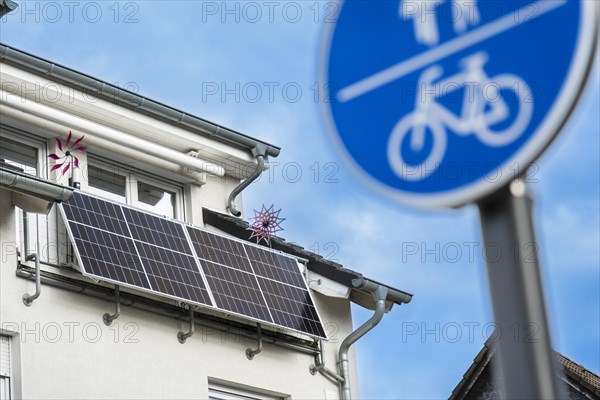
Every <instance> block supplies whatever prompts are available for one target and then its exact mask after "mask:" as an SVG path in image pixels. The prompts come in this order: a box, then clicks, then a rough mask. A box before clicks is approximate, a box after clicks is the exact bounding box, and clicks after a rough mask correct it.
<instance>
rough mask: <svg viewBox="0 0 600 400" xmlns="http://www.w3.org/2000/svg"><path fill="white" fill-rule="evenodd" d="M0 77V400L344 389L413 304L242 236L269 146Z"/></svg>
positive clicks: (81, 81)
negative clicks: (376, 335) (365, 312)
mask: <svg viewBox="0 0 600 400" xmlns="http://www.w3.org/2000/svg"><path fill="white" fill-rule="evenodd" d="M2 4H3V5H2V7H3V8H4V2H3V3H2ZM0 83H1V87H0V107H1V110H0V111H1V114H0V139H1V140H0V242H1V246H2V257H1V261H0V393H1V395H0V397H1V398H2V399H18V398H25V399H27V398H60V399H85V398H94V399H97V398H127V399H134V398H144V399H145V398H177V399H184V398H211V399H242V398H243V399H286V398H297V399H310V398H313V399H323V398H327V399H341V398H343V399H348V398H350V397H351V396H352V395H353V396H358V393H359V389H358V388H359V385H358V381H357V369H356V362H355V357H354V352H353V347H352V344H353V343H354V342H355V341H357V340H358V339H360V337H361V336H363V335H364V334H366V333H367V332H368V331H369V330H370V329H372V328H374V327H375V326H376V325H377V324H378V323H379V322H380V320H381V319H382V317H383V315H384V313H386V312H389V311H390V310H391V309H392V307H393V306H394V305H400V304H403V303H408V302H410V300H411V299H412V295H411V294H409V293H406V292H403V291H401V290H399V289H395V288H393V287H390V286H388V285H385V284H384V283H381V282H377V281H375V280H372V279H370V278H368V277H365V276H363V275H361V274H360V273H359V272H356V271H353V270H350V269H346V268H344V267H342V266H341V265H339V264H337V263H334V262H330V261H328V260H325V259H323V258H322V257H320V256H318V255H316V254H313V253H311V252H308V251H306V250H304V249H303V248H302V247H300V246H298V245H296V244H292V243H289V242H286V241H284V240H283V239H280V238H276V237H273V238H272V240H271V241H270V243H269V244H267V243H265V241H262V242H261V243H260V245H257V244H256V242H255V241H254V239H253V240H250V236H251V231H250V230H249V229H248V228H250V227H249V225H248V223H247V222H245V221H244V219H243V218H242V217H241V216H242V215H243V214H242V210H243V205H242V202H241V192H242V191H243V190H244V189H245V188H246V186H247V185H248V184H250V183H251V182H252V180H253V179H254V178H256V177H257V176H259V175H260V173H261V172H262V171H263V170H264V165H265V164H267V163H268V161H269V159H270V158H273V157H277V156H278V154H279V152H280V149H279V148H278V147H277V146H275V145H272V144H270V143H266V142H264V141H261V140H259V139H256V138H253V137H250V136H247V135H244V134H242V133H239V132H236V131H233V130H231V129H228V128H226V127H224V126H220V125H217V124H214V123H212V122H209V121H206V120H204V119H202V118H199V117H196V116H194V115H190V114H188V113H185V112H182V111H180V110H177V109H175V108H173V107H170V106H168V105H165V104H161V103H159V102H156V101H153V100H151V99H149V98H146V97H143V96H140V95H139V94H137V93H133V92H130V91H127V90H124V89H122V88H119V87H117V86H115V85H112V84H110V83H107V82H103V81H101V80H98V79H96V78H94V77H91V76H88V75H85V74H83V73H81V72H78V71H75V70H72V69H70V68H67V67H64V66H61V65H58V64H56V63H53V62H51V61H48V60H45V59H42V58H40V57H37V56H35V55H32V54H28V53H26V52H23V51H20V50H18V49H15V48H12V47H10V46H7V45H0ZM246 218H247V216H246ZM351 303H355V304H358V305H360V306H362V307H366V308H368V309H371V310H373V311H374V314H373V317H372V318H371V319H369V320H368V321H367V322H366V323H365V324H364V325H362V326H361V327H359V328H358V329H356V330H353V325H352V315H351V308H350V305H351ZM383 323H385V321H384V322H383ZM363 384H368V383H363Z"/></svg>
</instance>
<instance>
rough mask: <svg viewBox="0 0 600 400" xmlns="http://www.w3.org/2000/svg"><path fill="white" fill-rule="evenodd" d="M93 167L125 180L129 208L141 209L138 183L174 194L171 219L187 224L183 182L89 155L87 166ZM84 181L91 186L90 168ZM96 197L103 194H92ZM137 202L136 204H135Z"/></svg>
mask: <svg viewBox="0 0 600 400" xmlns="http://www.w3.org/2000/svg"><path fill="white" fill-rule="evenodd" d="M90 165H92V166H93V167H95V168H98V169H101V170H104V171H107V172H109V173H111V174H116V175H119V176H121V177H123V178H125V202H124V203H123V204H126V205H128V206H132V207H135V208H141V207H140V206H139V205H138V204H137V203H135V202H137V201H138V199H137V192H138V182H143V183H145V184H148V185H151V186H155V187H157V188H159V189H161V190H164V191H166V192H170V193H173V195H174V197H175V199H174V201H173V216H172V217H171V218H173V219H175V220H178V221H182V222H186V221H185V215H186V213H185V206H184V204H185V202H184V198H183V197H184V184H183V183H181V182H173V181H171V180H167V179H166V178H163V177H161V176H159V175H155V174H150V173H147V172H143V171H139V170H136V169H133V168H131V167H130V166H128V165H126V164H123V163H120V162H118V161H114V160H110V159H106V158H104V157H102V156H99V155H96V154H93V153H90V154H88V160H87V166H88V167H89V166H90ZM83 175H85V176H84V177H82V178H84V179H86V180H87V184H88V186H91V185H90V180H89V177H88V176H89V174H88V168H87V167H86V169H85V173H84V174H83ZM83 191H84V192H88V193H91V192H90V191H89V189H83ZM91 194H93V195H96V196H100V197H102V193H91ZM109 200H111V201H117V200H115V199H109ZM134 201H135V202H134ZM142 209H143V210H144V211H148V212H151V213H155V214H160V212H159V211H158V210H152V209H151V208H142Z"/></svg>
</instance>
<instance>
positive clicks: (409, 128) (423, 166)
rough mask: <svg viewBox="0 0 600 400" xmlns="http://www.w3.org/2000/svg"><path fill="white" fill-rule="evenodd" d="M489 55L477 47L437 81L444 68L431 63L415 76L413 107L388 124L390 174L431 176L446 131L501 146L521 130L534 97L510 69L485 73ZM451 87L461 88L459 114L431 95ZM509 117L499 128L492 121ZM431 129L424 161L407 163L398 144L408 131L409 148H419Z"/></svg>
mask: <svg viewBox="0 0 600 400" xmlns="http://www.w3.org/2000/svg"><path fill="white" fill-rule="evenodd" d="M487 61H488V54H487V53H485V52H483V51H480V52H477V53H475V54H472V55H470V56H468V57H465V58H463V59H462V60H461V62H460V64H461V66H462V71H460V72H459V73H457V74H455V75H452V76H450V77H447V78H446V79H444V80H440V81H437V82H436V80H438V78H440V77H441V76H442V75H443V68H442V67H441V66H439V65H434V66H431V67H429V68H427V69H426V70H425V71H424V72H423V73H422V74H421V76H420V78H419V83H418V88H419V89H418V91H417V95H416V102H415V110H414V111H413V112H411V113H409V114H408V115H406V116H404V117H403V118H402V119H401V120H400V121H399V122H398V123H397V124H396V125H395V126H394V128H393V129H392V132H391V135H390V138H389V141H388V147H387V157H388V162H389V164H390V167H391V168H392V170H393V171H394V173H395V174H396V175H397V176H399V177H400V178H402V179H404V180H406V181H419V180H422V179H425V178H426V177H427V176H429V175H431V174H432V173H434V172H435V170H436V169H437V168H438V166H439V164H440V162H441V161H442V159H443V158H444V155H445V153H446V147H447V142H448V138H447V131H448V130H450V131H451V132H454V133H455V134H456V135H459V136H468V135H475V136H476V137H477V139H478V140H479V141H481V142H482V143H483V144H485V145H487V146H489V147H501V146H506V145H508V144H510V143H512V142H514V141H515V140H516V139H518V138H519V136H520V135H521V134H522V133H523V132H524V131H525V129H526V128H527V126H528V125H529V122H530V120H531V116H532V113H533V99H532V97H533V96H532V93H531V90H530V89H529V87H528V86H527V85H526V84H525V82H524V81H523V79H521V78H520V77H518V76H516V75H513V74H500V75H496V76H493V77H490V76H488V75H487V73H486V72H485V70H484V66H485V64H486V63H487ZM456 90H464V91H465V93H464V95H463V104H462V110H461V114H460V115H456V114H454V113H453V112H452V111H450V110H448V109H447V108H445V107H444V106H443V105H442V104H440V103H439V102H436V100H437V99H438V98H440V97H443V96H446V95H448V94H449V93H451V92H454V91H456ZM505 91H511V92H513V93H514V95H515V97H516V98H517V99H518V110H510V108H509V106H508V104H507V102H506V101H505V99H504V97H503V93H504V92H505ZM511 114H512V115H516V117H512V118H513V119H514V121H513V122H512V123H510V125H509V126H508V127H503V128H500V129H498V130H495V129H494V126H495V125H497V124H501V123H503V122H506V121H507V120H508V119H509V118H511ZM427 131H429V132H431V135H432V138H433V139H432V145H431V149H430V150H429V153H428V154H427V155H426V156H425V157H424V158H425V159H424V161H422V162H420V163H417V164H411V163H408V162H407V161H406V157H404V156H403V143H404V141H405V139H406V138H407V136H409V138H408V139H409V146H408V147H409V150H410V151H413V152H414V153H419V152H421V151H422V150H423V148H424V146H425V138H426V132H427Z"/></svg>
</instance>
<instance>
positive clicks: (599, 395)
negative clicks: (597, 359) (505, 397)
mask: <svg viewBox="0 0 600 400" xmlns="http://www.w3.org/2000/svg"><path fill="white" fill-rule="evenodd" d="M493 337H495V335H492V336H491V338H493ZM495 354H496V345H495V342H494V341H493V340H491V339H488V340H487V341H486V342H485V344H484V346H483V348H482V349H481V351H480V352H479V353H478V354H477V356H476V357H475V359H474V361H473V364H471V366H470V367H469V369H468V370H467V372H465V374H464V376H463V379H462V380H461V381H460V382H459V383H458V385H456V387H455V388H454V390H453V391H452V394H451V395H450V398H449V400H471V399H478V400H480V399H488V400H493V399H500V398H501V395H500V389H499V385H498V383H497V382H496V380H495V379H494V371H495V369H496V368H495V365H494V360H495V358H494V357H495ZM554 356H555V360H556V373H557V375H558V378H559V379H558V381H559V382H560V383H561V390H562V391H563V394H562V395H561V399H569V400H586V399H600V376H598V375H597V374H595V373H593V372H592V371H590V370H588V369H586V368H584V367H583V366H581V365H579V364H577V363H575V362H574V361H572V360H570V359H569V358H567V357H565V356H564V355H562V354H560V353H557V352H555V353H554Z"/></svg>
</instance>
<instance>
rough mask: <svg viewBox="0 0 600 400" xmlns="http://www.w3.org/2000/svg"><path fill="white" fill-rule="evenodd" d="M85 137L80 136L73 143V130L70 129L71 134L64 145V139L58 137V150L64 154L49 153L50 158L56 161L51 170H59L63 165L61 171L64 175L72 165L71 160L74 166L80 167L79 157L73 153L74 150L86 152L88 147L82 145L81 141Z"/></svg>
mask: <svg viewBox="0 0 600 400" xmlns="http://www.w3.org/2000/svg"><path fill="white" fill-rule="evenodd" d="M84 137H85V135H84V136H82V137H80V138H79V139H77V140H75V141H74V142H73V143H71V139H72V138H73V133H71V131H69V136H67V141H66V142H65V144H64V145H63V143H62V140H60V138H56V146H57V147H58V150H59V152H60V153H62V155H58V154H50V155H48V158H50V159H52V160H54V161H56V164H55V165H54V166H53V167H52V169H51V170H50V171H54V170H57V169H59V168H61V167H62V169H61V171H60V173H61V175H64V174H66V173H67V171H68V170H69V168H70V167H71V161H72V162H73V168H79V159H78V158H77V156H76V155H75V154H73V153H74V152H79V153H84V152H85V149H86V147H85V146H80V144H81V141H82V140H83V138H84ZM63 166H64V167H63Z"/></svg>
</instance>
